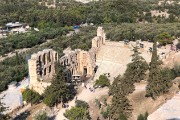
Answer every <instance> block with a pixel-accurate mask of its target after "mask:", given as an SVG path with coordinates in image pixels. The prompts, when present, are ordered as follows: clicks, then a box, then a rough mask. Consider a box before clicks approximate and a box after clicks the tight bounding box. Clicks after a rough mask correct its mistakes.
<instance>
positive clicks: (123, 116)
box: [118, 114, 127, 120]
mask: <svg viewBox="0 0 180 120" xmlns="http://www.w3.org/2000/svg"><path fill="white" fill-rule="evenodd" d="M118 120H127V117H126V116H125V115H124V114H120V115H119V119H118Z"/></svg>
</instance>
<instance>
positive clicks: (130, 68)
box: [124, 46, 149, 83]
mask: <svg viewBox="0 0 180 120" xmlns="http://www.w3.org/2000/svg"><path fill="white" fill-rule="evenodd" d="M138 49H139V48H138V47H137V46H135V47H134V48H133V52H134V54H133V55H132V62H131V63H129V64H128V65H127V69H126V71H125V74H124V76H125V77H126V78H128V79H129V80H131V81H132V82H133V83H135V82H140V80H143V79H144V78H145V75H146V74H145V72H146V71H147V70H148V68H149V66H148V64H147V62H146V61H145V60H144V58H143V57H141V56H140V52H139V51H138Z"/></svg>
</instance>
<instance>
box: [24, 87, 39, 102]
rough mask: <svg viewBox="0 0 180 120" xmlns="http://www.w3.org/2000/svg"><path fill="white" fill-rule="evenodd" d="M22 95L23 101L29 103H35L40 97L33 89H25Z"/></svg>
mask: <svg viewBox="0 0 180 120" xmlns="http://www.w3.org/2000/svg"><path fill="white" fill-rule="evenodd" d="M22 96H23V100H24V101H26V102H28V103H31V104H36V103H38V102H39V101H40V99H41V96H40V95H39V93H37V92H35V91H33V90H30V89H26V90H25V91H24V92H23V93H22Z"/></svg>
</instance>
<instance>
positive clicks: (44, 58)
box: [43, 53, 46, 64]
mask: <svg viewBox="0 0 180 120" xmlns="http://www.w3.org/2000/svg"><path fill="white" fill-rule="evenodd" d="M43 63H44V64H46V53H44V54H43Z"/></svg>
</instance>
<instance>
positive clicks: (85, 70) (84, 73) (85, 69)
mask: <svg viewBox="0 0 180 120" xmlns="http://www.w3.org/2000/svg"><path fill="white" fill-rule="evenodd" d="M83 75H84V76H86V75H87V67H84V69H83Z"/></svg>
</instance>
